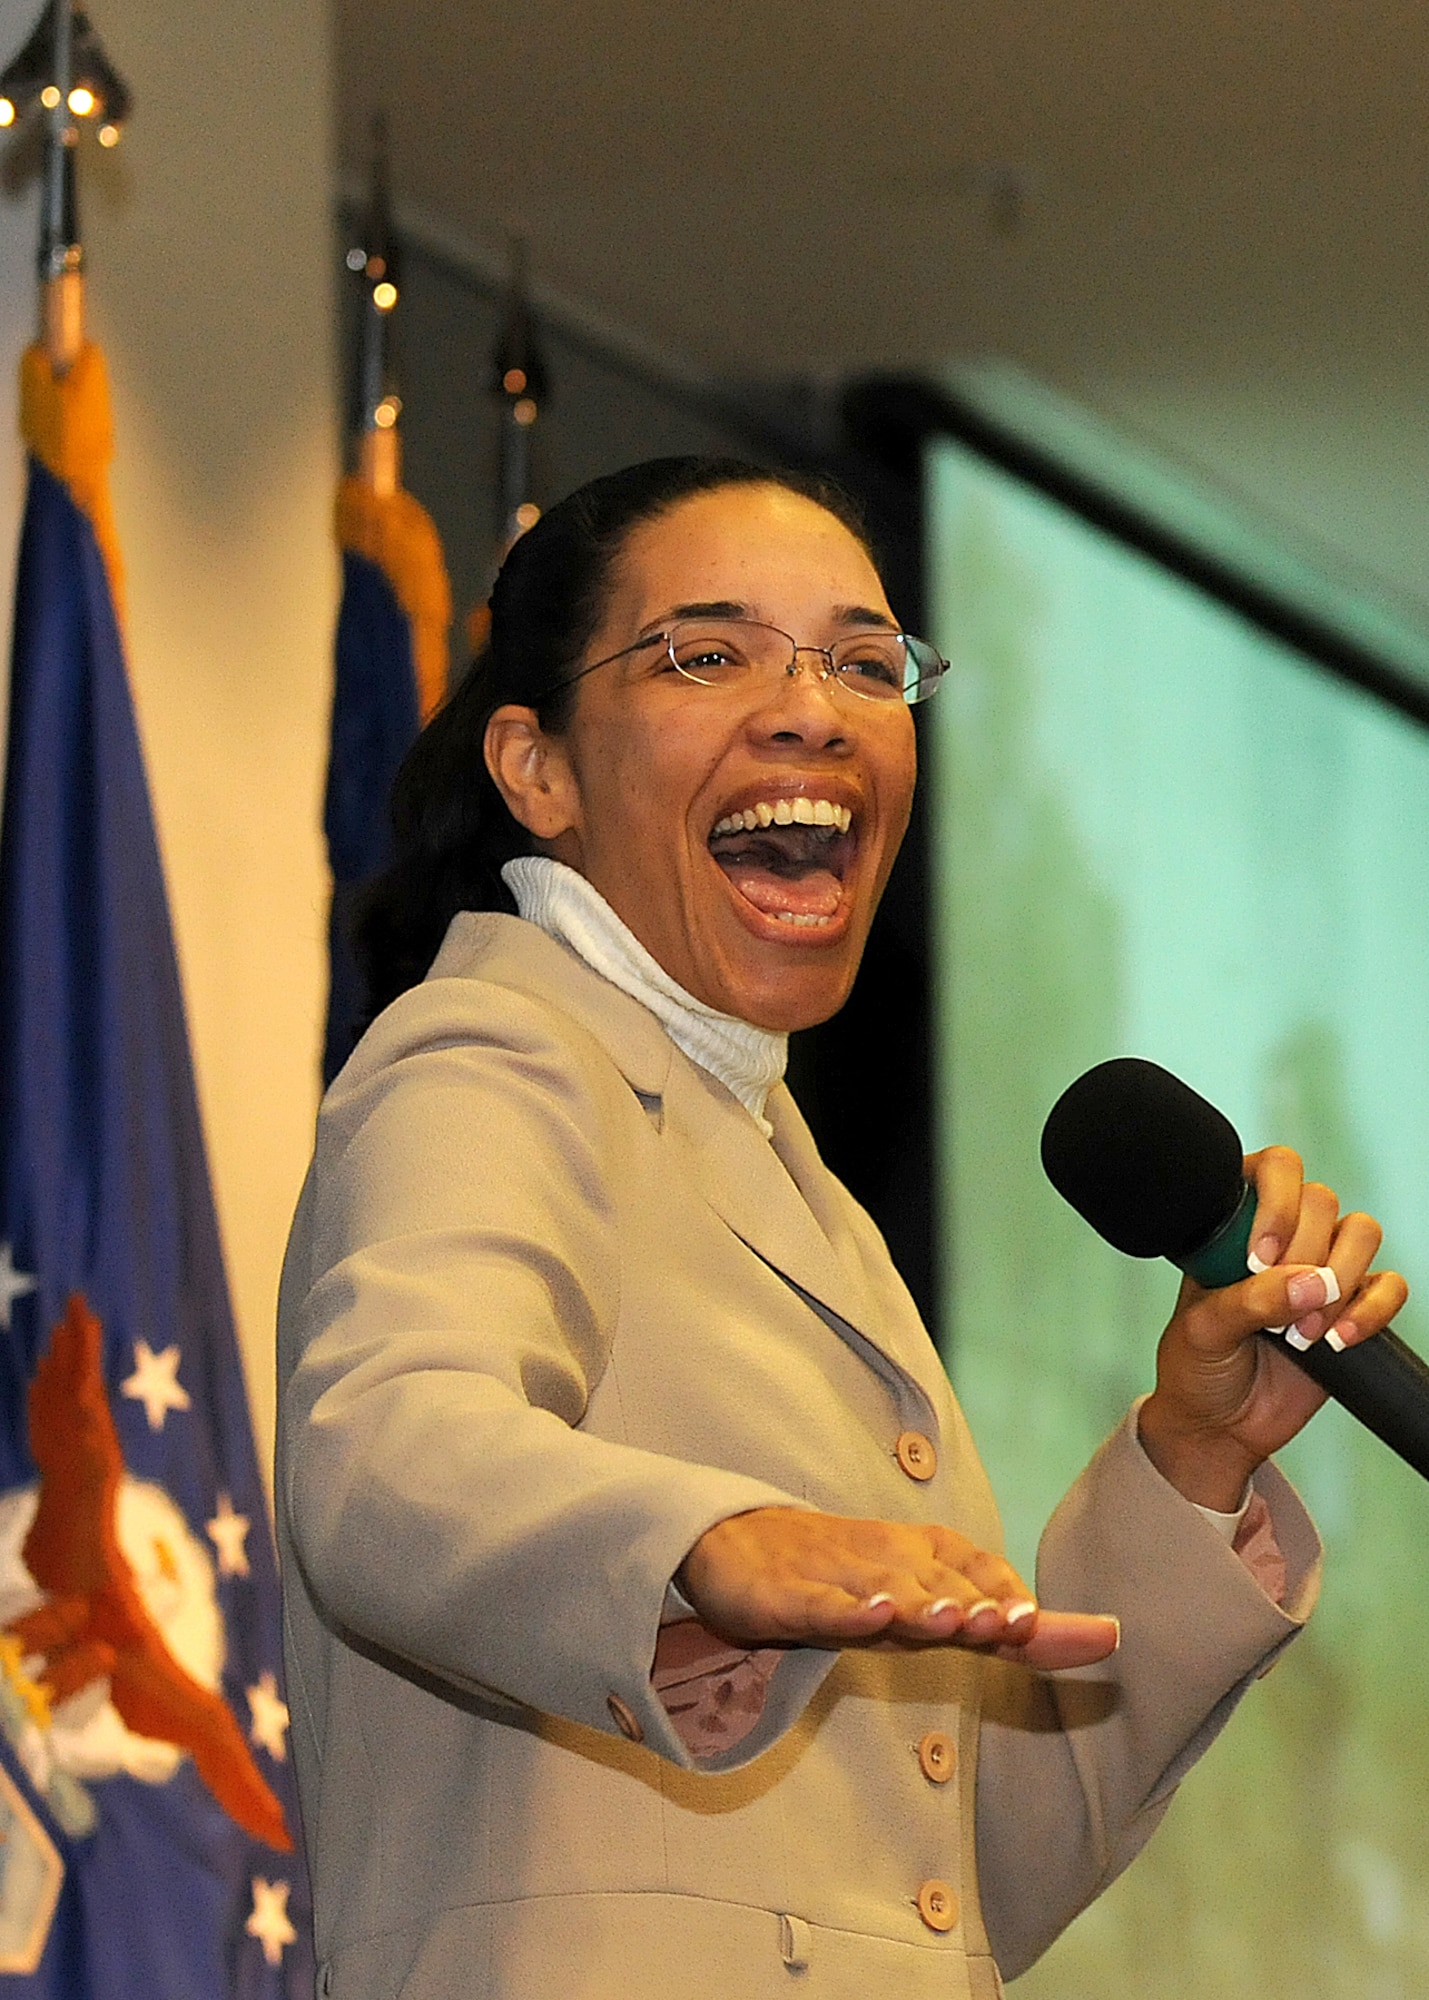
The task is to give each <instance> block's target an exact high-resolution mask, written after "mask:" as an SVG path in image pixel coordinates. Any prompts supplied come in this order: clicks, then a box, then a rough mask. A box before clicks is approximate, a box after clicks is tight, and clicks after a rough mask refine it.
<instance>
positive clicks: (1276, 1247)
mask: <svg viewBox="0 0 1429 2000" xmlns="http://www.w3.org/2000/svg"><path fill="white" fill-rule="evenodd" d="M1279 1262H1280V1240H1279V1238H1278V1237H1275V1236H1258V1237H1257V1238H1256V1240H1255V1245H1254V1247H1253V1249H1251V1250H1250V1251H1248V1252H1247V1254H1246V1260H1245V1263H1246V1269H1247V1270H1248V1271H1250V1272H1251V1273H1252V1275H1253V1276H1255V1277H1257V1278H1258V1277H1259V1276H1260V1274H1261V1272H1262V1271H1268V1270H1269V1269H1270V1267H1271V1265H1272V1264H1278V1263H1279Z"/></svg>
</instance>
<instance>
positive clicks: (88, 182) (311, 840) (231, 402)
mask: <svg viewBox="0 0 1429 2000" xmlns="http://www.w3.org/2000/svg"><path fill="white" fill-rule="evenodd" d="M37 11H38V8H37V5H36V0H25V4H19V0H0V46H3V49H4V51H5V58H6V59H7V58H8V54H9V52H10V51H11V50H12V49H13V48H14V47H15V46H16V45H17V44H18V43H19V41H20V40H21V39H22V38H23V36H24V35H25V34H26V33H27V32H28V31H29V28H30V26H31V25H32V21H33V19H34V17H35V15H36V13H37ZM93 12H94V18H95V24H96V26H97V28H98V29H99V32H100V34H101V35H102V36H103V37H104V40H105V42H106V44H107V45H108V47H109V50H110V53H111V55H112V56H113V58H114V60H115V61H116V63H117V64H118V65H119V67H120V68H121V69H122V70H123V72H124V73H125V75H126V76H127V77H128V79H129V82H130V83H131V85H132V86H133V89H134V93H135V100H136V112H135V116H134V119H133V123H132V125H131V127H130V128H129V131H128V132H127V134H126V136H125V139H124V142H123V144H122V145H121V146H120V147H119V148H118V149H117V150H116V152H114V153H113V154H108V155H105V154H101V153H100V151H99V149H98V147H97V146H94V145H93V144H92V142H91V143H90V144H87V145H86V146H85V148H84V153H83V166H82V181H81V189H80V200H81V213H82V218H83V223H84V234H85V240H86V250H87V268H88V273H89V305H90V321H91V326H92V328H93V330H94V332H95V334H96V335H97V337H98V338H99V339H100V340H101V341H102V343H103V345H104V347H105V350H106V353H107V355H108V359H109V364H110V370H111V375H112V378H113V384H114V395H115V424H116V432H117V450H116V457H115V465H114V501H115V510H116V514H117V517H118V530H119V540H120V545H121V548H122V551H123V556H124V562H125V567H126V571H127V578H128V589H127V595H128V619H127V638H128V649H129V665H130V675H131V680H132V683H133V688H134V695H135V702H136V706H137V709H138V714H139V726H140V731H141V734H142V737H143V741H144V747H145V752H146V756H147V759H148V766H149V781H150V789H151V792H152V795H153V800H154V806H155V813H156V817H157V820H158V827H159V838H160V844H161V847H162V850H163V854H164V861H165V867H166V869H167V873H168V881H169V894H170V903H171V907H172V910H173V915H174V922H175V929H176V932H177V937H178V946H179V958H180V965H181V970H182V973H183V979H184V987H185V992H186V995H187V1000H188V1010H189V1032H190V1038H191V1041H192V1044H193V1049H194V1057H195V1065H196V1069H197V1073H198V1084H199V1095H200V1101H201V1104H202V1108H203V1113H204V1119H205V1125H206V1130H207V1134H208V1142H209V1157H210V1164H211V1167H212V1171H213V1177H214V1183H215V1191H216V1194H217V1199H218V1209H219V1218H220V1223H221V1225H222V1229H223V1234H224V1242H225V1247H226V1250H227V1255H228V1264H229V1275H230V1280H231V1284H232V1289H233V1297H234V1306H235V1309H236V1311H237V1315H238V1323H239V1333H240V1338H241V1341H242V1346H243V1353H244V1360H245V1365H246V1367H247V1371H248V1378H249V1387H250V1395H251V1399H252V1403H253V1410H254V1419H255V1427H256V1430H257V1433H258V1441H259V1450H260V1454H261V1455H262V1457H263V1459H264V1462H265V1464H266V1462H267V1459H268V1456H269V1454H270V1449H271V1439H272V1420H273V1388H272V1372H273V1363H272V1353H273V1336H272V1322H273V1305H274V1300H275V1297H276V1288H277V1273H278V1265H279V1261H280V1258H281V1255H282V1248H283V1241H284V1236H285V1232H286V1228H287V1223H288V1219H289V1216H290V1215H291V1212H292V1206H293V1202H294V1199H295V1197H296V1194H297V1190H298V1186H299V1184H300V1182H301V1179H302V1174H303V1170H304V1166H305V1164H306V1160H307V1155H308V1151H309V1146H310V1140H311V1130H312V1117H313V1111H314V1108H315V1104H316V1095H317V1092H316V1084H315V1077H316V1062H317V1054H316V1051H317V1038H318V1015H319V1009H320V1005H321V996H322V980H323V964H322V953H323V930H324V923H325V907H326V877H325V874H324V870H323V862H322V854H321V847H320V838H319V824H318V815H319V810H320V796H321V783H322V768H323V757H324V733H325V728H326V710H327V702H328V691H329V680H330V671H331V670H330V651H331V635H332V620H333V615H334V610H335V605H336V590H337V567H336V557H335V555H334V552H333V545H332V536H331V528H330V516H331V506H332V492H333V481H334V479H335V476H336V471H337V465H336V458H335V449H334V447H335V439H336V435H337V432H336V425H335V417H334V408H333V395H334V389H333V366H332V318H331V290H332V270H331V265H332V234H331V228H330V218H329V199H330V187H331V170H330V157H329V155H330V140H329V134H330V106H329V93H330V57H329V24H328V19H327V10H326V7H325V5H324V4H323V0H245V4H244V5H243V6H242V7H194V6H192V5H190V4H181V3H180V0H99V4H98V5H97V6H96V7H95V8H94V10H93ZM33 208H34V203H33V200H32V199H31V200H29V201H27V202H25V203H23V204H16V203H13V202H10V201H6V202H4V204H3V206H0V348H3V351H0V405H3V408H4V410H5V412H6V413H7V418H8V421H7V422H6V423H5V424H4V429H5V430H6V431H7V433H8V434H10V435H13V433H14V417H13V413H14V409H15V365H14V364H15V362H16V360H17V358H18V354H19V350H20V347H21V345H22V344H23V341H24V339H25V338H27V337H28V333H29V323H30V317H31V312H32V306H33V296H34V293H33V279H32V276H31V260H32V257H33V250H34V220H33ZM18 506H19V457H18V450H15V451H0V565H3V574H4V576H5V578H6V584H7V587H8V583H9V576H10V571H11V568H12V566H13V553H12V552H13V549H14V546H15V539H16V532H17V526H18ZM6 629H7V631H8V617H7V626H6ZM6 651H7V653H8V647H7V648H6Z"/></svg>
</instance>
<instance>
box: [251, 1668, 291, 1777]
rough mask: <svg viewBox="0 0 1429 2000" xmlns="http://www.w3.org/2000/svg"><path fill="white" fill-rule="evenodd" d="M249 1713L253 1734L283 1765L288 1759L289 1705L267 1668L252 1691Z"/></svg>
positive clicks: (269, 1753) (263, 1748)
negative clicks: (251, 1719)
mask: <svg viewBox="0 0 1429 2000" xmlns="http://www.w3.org/2000/svg"><path fill="white" fill-rule="evenodd" d="M248 1712H249V1714H250V1715H251V1717H252V1718H253V1727H252V1728H251V1729H250V1730H249V1732H248V1733H249V1735H250V1736H251V1737H252V1739H253V1741H254V1742H255V1743H256V1744H257V1745H258V1747H259V1748H260V1749H261V1750H266V1751H267V1752H268V1755H269V1756H270V1757H272V1758H274V1759H275V1760H276V1761H277V1762H278V1763H279V1764H282V1763H285V1762H286V1761H287V1756H288V1745H287V1734H288V1704H287V1703H286V1702H285V1701H284V1700H283V1699H282V1697H281V1695H280V1694H279V1693H278V1683H277V1681H276V1679H275V1678H274V1676H273V1675H272V1674H271V1673H269V1671H268V1669H267V1668H266V1667H265V1668H264V1670H263V1672H262V1673H261V1674H259V1676H258V1685H257V1686H256V1687H251V1688H249V1690H248Z"/></svg>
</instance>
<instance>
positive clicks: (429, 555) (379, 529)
mask: <svg viewBox="0 0 1429 2000" xmlns="http://www.w3.org/2000/svg"><path fill="white" fill-rule="evenodd" d="M337 539H338V543H339V546H340V547H342V548H344V549H351V550H352V551H353V553H354V554H355V555H360V556H366V558H367V560H368V561H369V562H374V563H376V565H377V567H378V568H379V569H380V570H381V571H382V574H383V575H384V576H385V577H386V579H387V581H388V582H389V583H390V584H391V586H392V589H393V592H394V594H395V596H396V599H397V602H398V603H399V604H400V605H401V607H402V609H403V611H405V612H406V614H407V618H408V620H409V622H410V624H411V627H412V666H413V670H414V673H415V675H416V681H417V709H418V713H419V714H420V716H421V719H422V721H423V722H428V721H430V719H431V717H432V716H433V715H435V714H436V712H437V710H438V709H439V708H440V707H441V705H442V702H443V701H444V700H445V698H446V692H447V675H448V667H449V659H448V653H447V633H448V630H449V629H450V626H451V622H452V591H451V584H450V582H449V580H448V578H447V566H446V561H445V559H444V557H443V555H442V544H441V539H440V537H439V536H438V534H437V530H436V524H435V522H434V521H433V520H432V517H431V515H430V514H429V513H428V512H427V510H426V508H425V507H424V506H423V505H422V504H421V502H420V501H419V500H415V499H414V498H413V497H412V495H411V494H410V493H408V492H406V491H404V489H403V488H401V487H398V488H397V490H396V491H395V492H393V493H374V492H373V490H372V488H371V486H369V485H368V484H367V483H366V482H365V481H363V480H361V479H353V478H349V479H344V480H343V481H342V483H341V484H340V486H339V487H338V489H337Z"/></svg>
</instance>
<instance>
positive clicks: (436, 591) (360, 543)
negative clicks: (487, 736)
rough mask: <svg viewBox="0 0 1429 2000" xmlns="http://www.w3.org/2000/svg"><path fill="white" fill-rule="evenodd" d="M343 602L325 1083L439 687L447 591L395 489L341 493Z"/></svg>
mask: <svg viewBox="0 0 1429 2000" xmlns="http://www.w3.org/2000/svg"><path fill="white" fill-rule="evenodd" d="M337 527H338V540H339V542H340V544H341V547H342V603H341V605H340V607H339V609H338V617H337V645H336V649H335V651H336V660H335V665H336V674H335V678H334V684H333V701H332V732H331V742H330V747H329V752H328V773H327V795H326V798H325V800H324V802H323V831H324V833H325V834H326V836H327V851H328V865H329V867H330V868H331V870H332V884H333V888H332V908H331V914H330V917H329V923H328V949H329V964H330V976H329V984H328V1010H327V1031H326V1034H325V1036H324V1040H323V1072H322V1073H323V1082H324V1084H329V1083H331V1082H332V1080H333V1078H334V1077H335V1076H336V1075H337V1073H338V1071H339V1070H340V1069H341V1068H342V1066H343V1064H344V1063H345V1062H346V1061H347V1058H348V1057H349V1056H350V1055H351V1053H352V1051H353V1048H354V1046H355V1044H356V1042H357V1038H358V1035H359V1034H360V1033H361V1031H362V1028H363V1026H364V1025H365V1020H364V1016H365V1012H366V1007H365V994H364V991H363V983H362V979H361V977H360V975H359V972H358V966H357V959H356V955H355V953H354V951H353V945H352V928H353V920H354V917H355V916H356V914H357V912H358V909H359V907H360V903H361V897H362V892H363V890H364V889H365V888H366V887H367V886H368V884H369V883H370V882H371V881H372V879H373V877H374V876H376V875H378V874H380V873H381V871H382V870H383V869H384V868H385V867H386V866H387V864H388V861H389V860H390V858H391V847H392V832H391V825H390V821H389V818H388V799H389V797H390V794H391V790H392V780H393V779H394V778H395V777H396V775H397V766H398V765H399V764H400V763H401V761H402V759H403V757H404V756H405V755H406V753H407V751H408V749H409V748H410V747H411V744H412V742H413V740H414V738H415V737H416V734H417V731H418V729H419V727H420V726H421V724H422V723H423V722H424V721H426V719H427V718H428V716H429V715H430V714H431V713H432V711H433V709H434V708H435V707H436V705H437V703H438V702H439V701H440V700H441V698H442V695H443V694H444V693H445V691H446V673H447V627H448V625H449V624H450V622H451V587H450V585H449V583H448V581H447V572H446V563H445V561H444V559H443V556H442V548H441V542H440V540H439V538H438V535H437V531H436V528H435V526H434V524H433V522H432V519H431V516H430V515H429V514H428V513H427V512H426V510H425V508H423V507H422V506H421V505H419V503H418V502H417V501H416V500H415V499H413V497H412V495H411V494H410V493H407V492H405V491H404V490H403V489H402V488H401V487H397V488H396V489H395V490H394V491H392V492H381V493H379V492H374V491H373V490H372V489H371V488H370V487H369V486H367V485H365V484H364V483H363V482H362V481H361V480H360V479H344V480H343V482H342V484H341V486H340V488H339V490H338V503H337Z"/></svg>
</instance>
